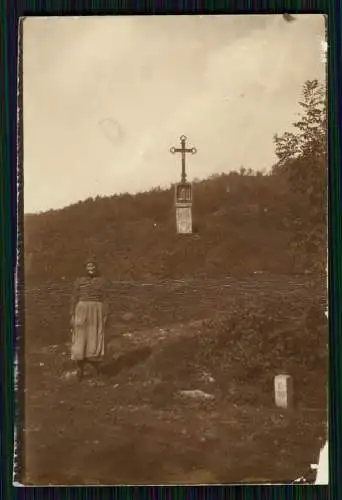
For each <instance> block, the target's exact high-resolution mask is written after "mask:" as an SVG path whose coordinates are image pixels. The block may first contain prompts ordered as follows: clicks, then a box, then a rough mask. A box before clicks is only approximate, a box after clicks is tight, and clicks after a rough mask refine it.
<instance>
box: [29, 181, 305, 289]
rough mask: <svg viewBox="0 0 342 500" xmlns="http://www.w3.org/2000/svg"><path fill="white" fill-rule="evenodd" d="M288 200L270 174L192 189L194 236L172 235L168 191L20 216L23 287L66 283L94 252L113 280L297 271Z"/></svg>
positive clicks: (91, 201)
mask: <svg viewBox="0 0 342 500" xmlns="http://www.w3.org/2000/svg"><path fill="white" fill-rule="evenodd" d="M290 210H291V194H290V193H289V192H288V191H287V189H286V188H285V187H284V186H283V185H281V184H280V181H279V178H276V177H274V176H271V175H267V176H264V175H241V174H238V173H236V172H232V173H230V174H229V175H221V176H216V177H212V178H210V179H208V180H205V181H201V182H197V183H195V184H194V205H193V218H194V234H193V235H191V236H188V235H186V236H184V235H177V234H176V225H175V213H174V193H173V188H170V189H168V190H164V191H162V190H160V189H156V190H153V191H150V192H147V193H141V194H137V195H135V196H133V195H129V194H124V195H120V196H112V197H107V198H100V197H98V198H96V199H88V200H86V201H84V202H79V203H77V204H75V205H72V206H70V207H67V208H65V209H62V210H58V211H50V212H46V213H43V214H37V215H26V216H25V268H26V277H27V279H28V280H29V281H30V282H43V281H50V280H60V279H62V278H65V279H67V280H69V279H73V278H74V277H75V276H76V275H78V274H79V273H80V272H82V268H83V263H84V260H85V259H86V258H87V256H88V255H89V253H95V254H96V255H97V257H98V260H99V262H100V264H101V266H102V267H103V270H104V271H105V273H106V274H108V277H109V278H114V279H118V280H146V279H179V278H184V277H187V276H191V277H194V276H207V277H210V276H211V277H218V276H222V275H227V274H234V273H237V274H249V273H252V272H254V271H261V270H262V271H264V272H270V273H277V274H279V273H280V274H284V273H292V272H294V271H299V272H302V271H304V269H303V267H298V266H297V267H295V264H294V260H293V256H291V255H290V253H289V241H290V238H291V228H289V225H288V224H287V219H288V217H289V215H290Z"/></svg>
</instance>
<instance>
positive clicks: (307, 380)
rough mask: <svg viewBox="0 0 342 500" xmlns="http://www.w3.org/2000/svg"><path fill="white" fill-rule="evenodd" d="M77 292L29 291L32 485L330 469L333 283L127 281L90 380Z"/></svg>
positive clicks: (248, 478)
mask: <svg viewBox="0 0 342 500" xmlns="http://www.w3.org/2000/svg"><path fill="white" fill-rule="evenodd" d="M70 290H71V284H66V283H64V282H60V283H54V284H45V285H44V286H43V285H42V286H41V287H36V288H33V287H31V288H30V287H27V289H26V299H25V301H26V304H25V306H26V319H25V335H24V339H25V360H26V361H25V418H24V421H25V424H24V446H25V457H26V463H25V467H24V471H23V478H22V481H23V482H25V483H26V484H180V483H187V484H190V483H197V484H198V483H201V484H203V483H240V482H287V481H288V482H291V481H293V480H295V479H296V478H297V477H299V476H300V475H302V474H303V473H305V472H306V471H307V470H308V469H309V466H310V464H311V463H315V462H316V461H317V458H318V454H319V449H320V446H321V444H322V442H323V441H324V438H325V422H326V420H327V415H326V393H325V388H326V381H327V342H328V328H327V322H326V320H325V316H324V309H325V304H324V298H325V297H324V291H323V289H322V287H320V286H319V285H316V286H314V285H313V284H312V283H311V284H310V283H308V282H306V281H305V280H304V279H303V278H294V277H292V278H290V277H287V276H267V277H266V276H265V277H263V276H254V277H250V278H246V279H244V280H239V279H237V278H236V279H232V278H224V279H220V280H207V281H200V280H199V281H196V280H192V281H187V282H182V281H168V282H154V283H150V284H148V283H129V282H127V283H115V282H113V283H112V290H111V311H112V314H111V318H110V322H109V325H108V330H107V334H106V335H107V352H106V357H105V360H104V362H103V366H102V372H101V375H100V377H99V378H96V377H95V375H94V373H92V372H91V369H90V368H89V369H88V372H87V373H86V377H85V379H84V380H83V381H82V382H81V383H79V382H77V380H76V378H75V374H74V366H73V365H72V363H71V361H70V331H69V325H68V306H69V298H70ZM278 373H290V374H291V375H292V376H293V379H294V387H295V402H294V408H293V410H291V411H284V410H279V409H277V408H275V406H274V401H273V379H274V376H275V375H276V374H278ZM194 390H197V391H202V392H200V393H184V392H182V391H194Z"/></svg>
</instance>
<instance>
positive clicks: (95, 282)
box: [71, 276, 107, 314]
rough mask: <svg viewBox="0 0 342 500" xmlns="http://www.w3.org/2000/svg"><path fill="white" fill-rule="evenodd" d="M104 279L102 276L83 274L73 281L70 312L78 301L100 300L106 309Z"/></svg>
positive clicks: (72, 311)
mask: <svg viewBox="0 0 342 500" xmlns="http://www.w3.org/2000/svg"><path fill="white" fill-rule="evenodd" d="M106 288H107V287H106V281H105V279H104V278H103V277H102V276H94V277H92V278H91V277H90V276H84V277H82V278H78V279H77V280H76V281H75V283H74V289H73V294H72V299H71V313H72V314H73V313H74V311H75V306H76V304H77V303H78V302H81V301H82V302H102V303H103V305H104V306H105V308H106V309H107V290H106Z"/></svg>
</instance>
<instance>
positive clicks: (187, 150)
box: [170, 135, 197, 183]
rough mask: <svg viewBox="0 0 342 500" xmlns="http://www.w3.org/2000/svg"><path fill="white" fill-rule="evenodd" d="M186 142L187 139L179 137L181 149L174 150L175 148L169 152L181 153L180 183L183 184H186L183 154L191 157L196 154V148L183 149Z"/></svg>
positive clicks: (183, 136)
mask: <svg viewBox="0 0 342 500" xmlns="http://www.w3.org/2000/svg"><path fill="white" fill-rule="evenodd" d="M186 140H187V137H186V136H185V135H182V136H181V137H180V141H181V145H182V147H181V148H175V147H172V148H170V152H171V153H172V154H175V153H182V182H183V183H184V182H186V173H185V153H191V154H193V155H194V154H196V153H197V149H196V148H186V147H185V143H186Z"/></svg>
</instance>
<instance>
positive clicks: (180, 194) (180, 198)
mask: <svg viewBox="0 0 342 500" xmlns="http://www.w3.org/2000/svg"><path fill="white" fill-rule="evenodd" d="M175 197H176V199H175V202H176V204H184V203H192V185H191V184H190V182H186V183H179V184H176V186H175Z"/></svg>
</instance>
